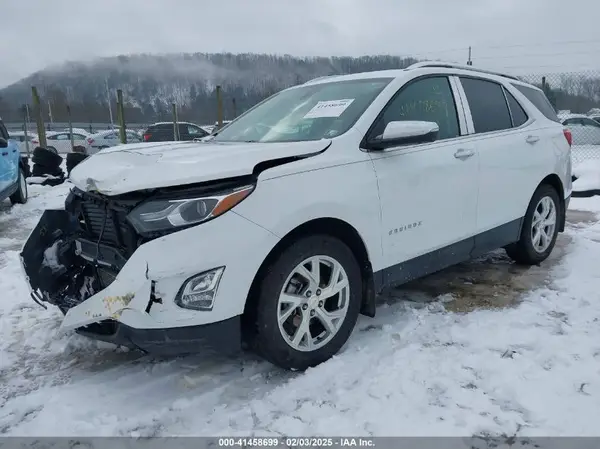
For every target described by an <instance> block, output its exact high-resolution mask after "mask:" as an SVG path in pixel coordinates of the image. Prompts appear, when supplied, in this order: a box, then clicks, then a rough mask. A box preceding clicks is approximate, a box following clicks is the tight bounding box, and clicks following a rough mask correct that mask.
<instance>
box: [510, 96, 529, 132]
mask: <svg viewBox="0 0 600 449" xmlns="http://www.w3.org/2000/svg"><path fill="white" fill-rule="evenodd" d="M504 93H505V94H506V101H508V107H509V108H510V114H511V116H512V121H513V127H515V128H518V127H519V126H521V125H522V124H524V123H525V122H526V121H527V119H528V117H527V113H526V112H525V111H524V110H523V107H522V106H521V105H520V104H519V102H518V101H517V99H516V98H515V97H513V95H512V94H511V93H510V92H509V91H507V90H506V89H504Z"/></svg>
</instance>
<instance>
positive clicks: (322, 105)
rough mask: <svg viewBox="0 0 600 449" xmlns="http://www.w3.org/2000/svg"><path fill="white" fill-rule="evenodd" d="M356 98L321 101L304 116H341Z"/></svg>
mask: <svg viewBox="0 0 600 449" xmlns="http://www.w3.org/2000/svg"><path fill="white" fill-rule="evenodd" d="M353 101H354V98H351V99H345V100H329V101H319V102H318V103H317V104H316V105H315V106H314V107H313V108H312V109H311V110H310V111H308V112H307V113H306V115H305V116H304V118H322V117H339V116H340V115H342V113H343V112H344V111H345V110H346V108H348V106H350V105H351V104H352V102H353Z"/></svg>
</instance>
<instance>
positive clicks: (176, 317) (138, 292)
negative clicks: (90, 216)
mask: <svg viewBox="0 0 600 449" xmlns="http://www.w3.org/2000/svg"><path fill="white" fill-rule="evenodd" d="M227 215H229V216H228V217H227V218H226V217H225V216H224V217H222V218H221V220H222V222H221V228H222V226H223V225H227V222H231V226H232V227H234V228H236V229H239V228H240V227H242V226H244V225H247V223H248V222H247V221H246V220H245V219H243V218H241V217H239V216H238V215H236V214H227ZM207 225H208V226H206V233H207V234H208V235H209V238H208V241H212V242H213V243H214V244H215V245H216V246H217V247H219V246H220V247H221V248H223V242H222V241H219V239H212V240H211V239H210V234H211V232H212V231H211V228H214V229H217V228H216V226H215V225H214V224H212V223H207ZM191 232H193V230H191V229H189V230H184V231H181V232H178V233H174V234H171V235H169V236H167V237H165V238H159V239H156V240H153V241H151V242H147V243H145V244H143V245H141V246H140V247H139V248H138V249H137V250H136V251H135V252H134V254H133V255H131V256H130V257H129V258H125V257H124V256H123V255H122V254H121V253H120V252H119V251H118V250H117V249H116V248H113V247H110V246H108V245H104V244H100V243H98V242H93V241H90V240H88V239H86V238H85V236H82V234H81V232H80V224H79V223H78V221H77V219H76V218H75V215H73V214H72V213H70V212H68V211H65V210H46V211H45V212H44V214H43V215H42V217H41V219H40V221H39V223H38V224H37V226H36V227H35V229H34V230H33V231H32V232H31V234H30V236H29V238H28V240H27V242H26V243H25V245H24V247H23V249H22V252H21V264H22V269H23V271H24V274H25V277H26V280H27V283H28V285H29V287H30V291H31V296H32V298H33V299H34V301H36V302H37V303H38V304H41V305H43V306H45V305H44V304H45V303H49V304H53V305H55V306H57V307H58V308H59V309H60V310H61V311H62V312H63V313H64V314H65V317H64V320H63V322H62V324H61V328H60V329H61V331H69V330H75V331H76V332H77V333H79V334H82V335H86V336H88V337H91V338H94V339H97V340H102V341H107V342H111V343H114V344H118V345H123V346H128V347H131V348H136V349H140V350H143V351H145V352H149V353H153V354H169V355H172V354H183V353H191V352H198V351H203V352H206V351H209V352H211V351H212V352H218V353H221V354H222V353H229V352H232V351H235V350H238V349H239V347H240V343H241V329H240V315H241V314H242V313H243V307H244V302H245V297H246V294H247V289H246V290H244V286H245V285H247V286H249V285H250V283H251V278H247V279H246V277H247V274H246V270H243V271H242V269H241V268H242V264H244V265H245V264H248V265H250V266H252V265H256V264H257V263H259V260H260V257H264V255H261V254H260V253H259V254H256V250H255V249H254V248H252V247H250V246H249V245H250V244H248V245H247V247H246V246H245V245H240V246H238V247H235V248H231V250H230V254H228V251H221V254H220V255H218V256H217V255H215V254H216V253H214V252H210V254H211V256H210V257H209V256H206V257H205V262H206V263H207V264H208V265H206V267H212V266H217V265H219V264H220V265H226V264H224V263H222V262H223V260H222V259H220V258H221V257H224V258H231V260H232V262H231V263H230V264H229V266H228V268H227V269H226V270H225V274H224V275H223V277H224V278H225V281H227V284H226V285H223V286H222V288H221V290H222V295H221V296H228V297H231V296H232V295H235V296H234V298H235V299H236V300H235V301H232V300H228V301H227V300H225V299H221V298H219V299H218V301H217V304H216V305H215V308H214V309H213V310H211V311H210V312H198V311H194V310H187V309H183V308H180V307H178V306H177V305H176V304H175V298H176V296H177V293H178V291H179V290H180V289H181V286H182V285H183V284H184V283H185V281H186V279H188V278H189V277H190V275H193V274H195V273H196V272H197V271H198V270H200V269H201V268H202V267H201V266H200V267H198V266H195V265H194V264H190V263H189V258H188V259H186V257H185V252H186V251H189V253H190V254H191V253H197V252H198V249H199V248H202V247H203V246H204V247H206V246H207V244H206V243H205V242H204V243H198V242H197V235H195V234H193V235H192V234H190V233H191ZM248 232H249V233H250V234H252V232H254V233H255V235H254V237H255V240H252V239H250V240H249V242H253V241H258V242H261V241H262V240H263V239H264V238H267V239H273V238H274V237H273V236H272V235H269V234H268V233H266V231H264V230H262V229H261V228H258V227H255V226H254V225H252V230H249V231H248ZM191 237H194V238H195V240H196V241H195V242H194V243H192V244H190V241H191V240H192V239H191ZM194 245H196V246H197V247H195V246H194ZM206 249H208V250H210V248H206ZM182 253H184V254H182ZM240 253H241V254H242V257H243V254H244V253H247V254H248V256H247V259H246V260H243V259H242V260H243V262H239V256H240ZM233 256H236V258H235V261H234V260H233V259H232V258H233ZM177 257H179V258H180V259H181V258H182V260H181V261H180V263H179V264H178V263H173V261H175V262H177V261H178V260H177ZM254 257H256V260H255V261H254V260H252V258H254ZM169 260H170V261H171V263H169ZM186 260H187V262H186ZM213 261H214V262H213ZM173 265H179V266H173ZM246 268H248V267H246ZM190 270H192V271H190ZM228 276H229V277H228ZM235 278H237V279H238V281H239V282H240V284H236V282H235ZM223 283H224V282H223V281H222V284H223ZM240 287H241V288H240ZM220 293H221V292H220Z"/></svg>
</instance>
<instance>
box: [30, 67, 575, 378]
mask: <svg viewBox="0 0 600 449" xmlns="http://www.w3.org/2000/svg"><path fill="white" fill-rule="evenodd" d="M570 139H571V136H570V134H569V131H568V130H565V129H564V128H563V126H562V125H561V124H560V123H559V120H558V118H557V117H556V114H555V113H554V110H553V109H552V107H551V106H550V104H549V102H548V100H547V99H546V97H545V96H544V94H543V93H542V91H541V90H540V89H538V88H536V87H534V86H532V85H530V84H526V83H524V82H521V81H519V80H518V79H516V78H513V77H510V76H506V75H502V74H495V73H491V72H487V71H482V70H477V69H475V68H473V67H472V66H458V65H455V64H441V63H437V62H436V63H433V62H431V63H419V64H416V65H413V66H411V67H409V68H407V69H404V70H390V71H381V72H371V73H360V74H353V75H345V76H331V77H325V78H320V79H317V80H313V81H311V82H308V83H306V84H303V85H299V86H295V87H292V88H290V89H286V90H284V91H282V92H279V93H278V94H276V95H274V96H272V97H270V98H268V99H267V100H265V101H263V102H262V103H260V104H258V105H257V106H255V107H254V108H252V109H251V110H249V111H248V112H246V113H245V114H243V115H242V116H240V117H239V118H237V119H236V120H235V121H234V122H232V123H230V124H228V125H227V126H226V127H224V128H223V129H222V130H220V132H218V133H216V134H214V135H212V136H211V137H210V138H209V140H207V141H205V142H187V143H185V142H184V143H181V142H179V143H173V142H170V143H169V142H164V143H157V144H154V145H148V144H144V145H135V144H132V145H125V146H120V147H115V148H109V149H107V150H105V151H103V152H101V153H98V154H96V155H94V156H92V157H90V158H88V159H87V160H86V161H84V162H83V163H81V164H80V165H78V166H77V167H76V168H75V169H74V170H73V172H72V174H71V181H72V182H73V184H74V185H75V187H74V188H73V190H72V192H71V193H70V195H69V197H68V199H67V201H66V205H65V209H64V210H49V211H46V212H45V213H44V215H43V217H42V219H41V220H40V223H39V224H38V226H37V227H36V229H35V230H34V231H33V232H32V234H31V236H30V238H29V240H28V241H27V243H26V245H25V246H24V248H23V251H22V262H23V268H24V270H25V273H26V275H27V277H28V281H29V283H30V286H31V288H32V297H33V298H34V299H35V300H36V301H38V302H40V303H41V301H46V302H50V303H52V304H55V305H57V306H58V307H60V309H61V310H62V311H63V313H65V314H66V315H65V317H64V320H63V323H62V326H61V328H62V329H64V330H73V329H74V330H76V331H77V332H79V333H82V334H85V335H88V336H92V337H93V338H96V339H102V340H106V341H111V342H114V343H117V344H123V345H128V346H131V347H135V348H139V349H142V350H144V351H147V352H150V353H163V354H172V353H188V352H196V351H202V350H215V351H219V352H223V351H228V350H232V349H238V348H239V347H240V343H241V341H247V342H248V343H249V344H250V345H251V347H252V348H254V349H255V350H256V351H257V352H258V353H260V354H261V355H262V356H264V357H265V358H266V359H268V360H270V361H271V362H273V363H275V364H277V365H279V366H282V367H285V368H288V369H305V368H307V367H309V366H314V365H317V364H319V363H321V362H323V361H325V360H327V359H328V358H330V357H331V356H332V355H334V354H335V353H336V352H337V351H338V350H340V348H341V347H342V345H343V344H344V343H345V342H346V340H347V339H348V338H349V336H350V334H351V332H352V329H353V327H354V325H355V323H356V320H357V317H358V315H359V313H362V314H365V315H368V316H374V314H375V298H376V296H377V295H378V294H379V293H381V292H382V291H383V290H384V288H386V287H388V286H391V285H397V284H401V283H403V282H406V281H408V280H411V279H415V278H417V277H420V276H423V275H426V274H428V273H432V272H434V271H437V270H440V269H443V268H444V267H448V266H450V265H452V264H456V263H458V262H461V261H464V260H466V259H469V258H470V257H474V256H478V255H481V254H483V253H486V252H488V251H490V250H493V249H496V248H501V247H504V248H506V251H507V252H508V254H509V255H510V256H511V257H512V258H514V260H515V261H516V262H518V263H522V264H538V263H540V262H542V261H543V260H544V259H546V258H547V257H548V255H549V254H550V252H551V251H552V249H553V247H554V244H555V240H556V237H557V233H558V232H561V231H563V230H564V226H565V210H566V208H567V205H568V201H569V198H570V195H571V154H570Z"/></svg>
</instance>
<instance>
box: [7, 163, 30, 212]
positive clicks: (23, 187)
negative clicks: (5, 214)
mask: <svg viewBox="0 0 600 449" xmlns="http://www.w3.org/2000/svg"><path fill="white" fill-rule="evenodd" d="M17 186H18V187H17V191H16V192H15V193H13V194H12V195H11V196H10V202H11V203H12V204H25V203H26V202H27V198H28V192H27V181H26V180H25V172H24V171H23V168H21V167H19V179H18V180H17Z"/></svg>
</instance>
